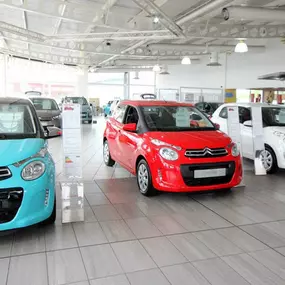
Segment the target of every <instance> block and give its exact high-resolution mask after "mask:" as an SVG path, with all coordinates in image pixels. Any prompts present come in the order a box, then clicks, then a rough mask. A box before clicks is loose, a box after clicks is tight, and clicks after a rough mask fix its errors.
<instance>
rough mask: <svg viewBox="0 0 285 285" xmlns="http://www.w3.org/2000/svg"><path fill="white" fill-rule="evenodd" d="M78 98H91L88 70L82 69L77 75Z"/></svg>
mask: <svg viewBox="0 0 285 285" xmlns="http://www.w3.org/2000/svg"><path fill="white" fill-rule="evenodd" d="M77 96H78V97H85V98H89V94H88V69H87V68H82V69H81V70H80V71H79V72H78V74H77Z"/></svg>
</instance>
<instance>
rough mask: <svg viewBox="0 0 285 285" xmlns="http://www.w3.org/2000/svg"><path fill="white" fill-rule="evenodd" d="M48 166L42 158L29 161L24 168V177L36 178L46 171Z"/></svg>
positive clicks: (25, 178) (26, 178)
mask: <svg viewBox="0 0 285 285" xmlns="http://www.w3.org/2000/svg"><path fill="white" fill-rule="evenodd" d="M45 169H46V166H45V164H44V163H43V162H42V161H40V160H35V161H32V162H30V163H28V164H27V165H26V166H25V167H24V168H23V170H22V174H21V175H22V178H23V179H24V180H27V181H31V180H35V179H37V178H39V177H41V176H42V175H43V174H44V172H45Z"/></svg>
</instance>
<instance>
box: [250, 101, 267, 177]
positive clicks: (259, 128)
mask: <svg viewBox="0 0 285 285" xmlns="http://www.w3.org/2000/svg"><path fill="white" fill-rule="evenodd" d="M251 120H252V134H253V149H254V171H255V175H266V169H265V168H264V165H263V163H262V160H261V154H262V152H264V150H265V148H264V135H263V123H262V112H261V107H260V106H258V105H256V106H252V107H251Z"/></svg>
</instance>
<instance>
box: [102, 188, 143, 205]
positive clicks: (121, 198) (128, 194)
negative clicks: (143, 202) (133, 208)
mask: <svg viewBox="0 0 285 285" xmlns="http://www.w3.org/2000/svg"><path fill="white" fill-rule="evenodd" d="M115 187H116V186H115ZM116 188H117V187H116ZM117 190H118V191H117V192H107V193H105V195H106V196H107V197H108V199H109V200H110V202H111V203H112V204H114V205H116V204H133V205H135V203H136V202H137V201H138V200H139V199H140V198H141V197H140V195H141V194H140V193H139V191H138V190H137V189H132V191H129V190H124V189H117ZM121 190H122V191H121Z"/></svg>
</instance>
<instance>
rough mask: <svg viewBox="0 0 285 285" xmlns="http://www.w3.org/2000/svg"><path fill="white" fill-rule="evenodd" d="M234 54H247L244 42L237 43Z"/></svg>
mask: <svg viewBox="0 0 285 285" xmlns="http://www.w3.org/2000/svg"><path fill="white" fill-rule="evenodd" d="M235 52H238V53H244V52H248V47H247V44H246V43H245V42H244V41H240V42H239V43H237V45H236V47H235Z"/></svg>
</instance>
